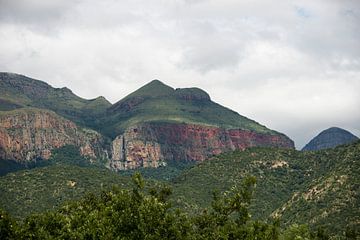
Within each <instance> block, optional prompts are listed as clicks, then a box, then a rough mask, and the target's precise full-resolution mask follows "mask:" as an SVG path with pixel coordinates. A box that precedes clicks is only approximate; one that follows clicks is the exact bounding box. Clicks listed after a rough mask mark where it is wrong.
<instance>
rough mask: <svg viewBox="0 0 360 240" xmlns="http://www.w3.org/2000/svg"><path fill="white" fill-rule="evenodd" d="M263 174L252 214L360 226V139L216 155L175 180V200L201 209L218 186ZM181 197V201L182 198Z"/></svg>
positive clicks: (337, 227) (336, 227) (286, 221)
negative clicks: (303, 147) (308, 147)
mask: <svg viewBox="0 0 360 240" xmlns="http://www.w3.org/2000/svg"><path fill="white" fill-rule="evenodd" d="M248 175H252V176H255V177H256V179H257V184H256V190H255V195H254V201H253V203H252V206H251V215H252V216H253V218H254V219H264V218H272V217H279V218H280V222H281V224H282V225H285V226H290V225H292V224H295V223H298V224H303V223H310V224H311V225H312V226H313V227H320V226H323V227H325V228H326V229H328V230H329V231H331V232H332V234H340V233H341V231H342V230H344V229H345V228H346V227H350V228H355V229H359V227H360V224H359V223H360V221H359V220H360V218H359V216H360V208H359V206H360V191H359V184H360V141H357V142H355V143H353V144H350V145H345V146H339V147H336V148H334V149H327V150H320V151H315V152H301V151H296V150H293V149H271V148H249V149H246V150H245V151H234V152H229V153H225V154H221V155H219V156H216V157H213V158H212V159H209V160H208V161H204V162H202V163H199V164H198V165H196V166H194V167H192V168H191V169H189V170H185V171H184V172H183V173H181V174H180V175H179V176H178V177H177V178H175V179H174V180H172V183H173V189H174V196H173V199H174V200H176V202H175V204H176V205H178V206H182V207H183V208H185V209H188V211H190V212H195V213H196V211H197V209H201V208H203V207H206V206H209V205H210V203H211V200H212V196H213V191H215V190H219V191H220V192H223V191H226V190H229V189H231V188H232V187H233V186H236V185H238V184H240V182H241V180H242V179H244V178H245V177H246V176H248ZM178 199H180V200H178Z"/></svg>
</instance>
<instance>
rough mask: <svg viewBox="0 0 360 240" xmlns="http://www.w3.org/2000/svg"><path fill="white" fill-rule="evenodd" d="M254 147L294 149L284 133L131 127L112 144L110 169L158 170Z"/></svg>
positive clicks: (149, 125) (190, 126) (197, 127)
mask: <svg viewBox="0 0 360 240" xmlns="http://www.w3.org/2000/svg"><path fill="white" fill-rule="evenodd" d="M254 146H268V147H281V148H294V143H293V141H292V140H290V139H289V138H288V137H286V136H285V135H282V134H276V135H275V134H264V133H256V132H253V131H249V130H241V129H230V130H226V129H222V128H218V127H212V126H204V125H193V124H171V123H146V124H141V125H138V126H135V127H131V128H128V129H127V130H126V131H125V132H124V134H122V135H119V136H118V137H116V138H115V140H114V141H113V143H112V159H111V162H110V167H111V168H113V169H116V170H123V169H133V168H137V167H141V166H142V167H158V166H160V165H162V164H165V160H166V161H203V160H205V159H206V158H208V157H210V156H212V155H217V154H220V153H223V152H225V151H230V150H235V149H241V150H242V149H245V148H248V147H254Z"/></svg>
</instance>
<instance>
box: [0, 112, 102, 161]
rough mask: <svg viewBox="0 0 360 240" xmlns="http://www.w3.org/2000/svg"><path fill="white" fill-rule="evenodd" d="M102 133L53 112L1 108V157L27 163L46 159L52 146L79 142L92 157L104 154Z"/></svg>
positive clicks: (85, 153) (82, 148)
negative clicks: (80, 126)
mask: <svg viewBox="0 0 360 240" xmlns="http://www.w3.org/2000/svg"><path fill="white" fill-rule="evenodd" d="M102 141H103V140H102V137H101V135H100V134H99V133H97V132H95V131H93V130H88V129H81V128H79V127H77V126H76V124H75V123H73V122H72V121H70V120H67V119H65V118H63V117H60V116H58V115H57V114H55V113H54V112H51V111H47V110H40V109H34V108H30V109H19V110H14V111H7V112H0V159H8V160H15V161H16V162H19V163H28V162H32V161H36V160H39V159H42V160H47V159H49V158H50V156H51V150H52V149H54V148H59V147H62V146H64V145H76V146H78V147H79V148H80V153H81V154H82V155H83V156H86V157H88V158H89V159H92V160H94V159H96V158H98V157H99V155H101V153H102V152H103V151H102V147H101V143H102Z"/></svg>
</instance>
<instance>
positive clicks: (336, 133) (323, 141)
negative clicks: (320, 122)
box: [302, 127, 359, 151]
mask: <svg viewBox="0 0 360 240" xmlns="http://www.w3.org/2000/svg"><path fill="white" fill-rule="evenodd" d="M358 139H359V138H358V137H356V136H355V135H353V134H352V133H350V132H349V131H346V130H344V129H342V128H338V127H331V128H329V129H326V130H324V131H322V132H321V133H319V135H317V136H316V137H314V138H313V139H312V140H311V141H310V142H309V143H308V144H306V145H305V147H304V148H303V149H302V151H315V150H320V149H327V148H334V147H336V146H338V145H342V144H347V143H351V142H354V141H356V140H358Z"/></svg>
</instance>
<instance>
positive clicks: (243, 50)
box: [0, 0, 360, 147]
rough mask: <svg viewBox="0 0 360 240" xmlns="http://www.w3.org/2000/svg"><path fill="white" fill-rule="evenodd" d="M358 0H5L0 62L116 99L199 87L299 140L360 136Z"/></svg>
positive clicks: (0, 14) (2, 67)
mask: <svg viewBox="0 0 360 240" xmlns="http://www.w3.org/2000/svg"><path fill="white" fill-rule="evenodd" d="M359 22H360V6H359V3H358V1H355V0H354V1H351V0H346V1H337V0H330V1H329V0H320V1H305V0H303V1H301V0H300V1H290V0H289V1H270V0H267V1H236V0H221V1H220V0H197V1H189V0H176V1H167V0H148V1H144V0H131V1H130V0H124V1H115V0H104V1H95V0H77V1H57V0H56V1H39V0H38V1H35V0H11V1H10V0H0V42H1V44H0V52H1V54H0V71H11V72H18V73H22V74H25V75H28V76H30V77H35V78H38V79H43V80H45V81H47V82H49V83H50V84H52V85H54V86H57V87H61V86H68V87H69V88H71V89H73V91H74V92H75V93H77V94H79V95H80V96H82V97H86V98H94V97H96V96H98V95H104V96H105V97H107V98H108V99H110V100H111V101H113V102H115V101H117V100H119V99H120V98H122V97H123V96H125V95H127V94H128V93H130V92H131V91H133V90H135V89H136V88H138V87H140V86H141V85H143V84H145V83H146V82H148V81H150V80H152V79H155V78H157V79H160V80H163V81H164V82H166V83H167V84H169V85H172V86H173V87H189V86H197V87H201V88H203V89H205V90H207V91H208V92H209V93H210V94H211V96H212V98H213V99H214V100H215V101H217V102H219V103H221V104H223V105H225V106H228V107H231V108H233V109H234V110H236V111H238V112H239V113H241V114H244V115H246V116H248V117H250V118H253V119H255V120H257V121H259V122H261V123H264V124H265V125H267V126H268V127H271V128H274V129H276V130H278V131H281V132H284V133H287V134H288V135H289V136H290V137H292V138H293V139H294V140H295V141H296V142H297V145H298V146H299V147H301V146H302V145H304V144H305V142H306V141H307V140H309V138H310V137H311V136H313V135H314V134H316V133H318V132H319V131H320V130H322V129H324V128H327V127H330V126H333V125H337V126H339V127H344V128H347V129H349V130H351V131H353V132H354V133H356V134H358V135H359V134H360V125H359V120H360V117H359V113H358V112H359V111H358V110H357V109H359V106H360V91H359V90H360V85H359V82H360V42H359V39H360V27H359V26H360V24H359Z"/></svg>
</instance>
